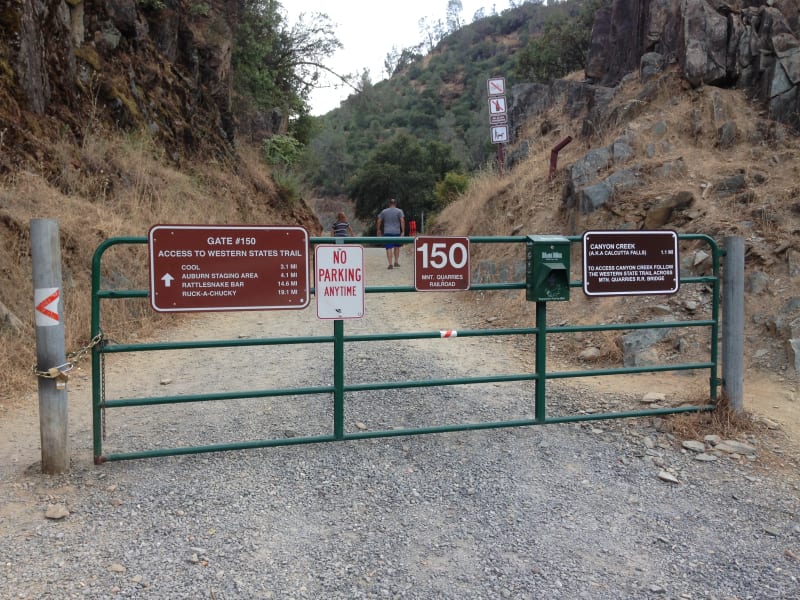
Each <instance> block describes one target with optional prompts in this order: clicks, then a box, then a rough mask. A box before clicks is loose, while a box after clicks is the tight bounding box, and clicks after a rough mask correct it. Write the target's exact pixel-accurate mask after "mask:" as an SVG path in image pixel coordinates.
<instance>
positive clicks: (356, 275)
mask: <svg viewBox="0 0 800 600" xmlns="http://www.w3.org/2000/svg"><path fill="white" fill-rule="evenodd" d="M315 256H316V260H315V261H314V265H315V267H314V279H315V282H316V287H315V293H314V295H315V297H316V299H317V317H318V318H320V319H360V318H362V317H363V316H364V247H363V246H351V245H344V244H320V245H319V246H317V249H316V255H315Z"/></svg>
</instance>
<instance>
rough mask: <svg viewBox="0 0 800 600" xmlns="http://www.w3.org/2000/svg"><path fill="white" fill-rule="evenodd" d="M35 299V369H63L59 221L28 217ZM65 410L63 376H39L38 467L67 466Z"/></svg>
mask: <svg viewBox="0 0 800 600" xmlns="http://www.w3.org/2000/svg"><path fill="white" fill-rule="evenodd" d="M31 259H32V261H33V265H32V266H33V304H34V321H35V323H36V362H37V367H36V368H37V371H49V370H50V369H61V368H63V367H64V366H65V364H66V360H67V359H66V350H65V346H66V344H65V342H64V302H63V298H62V297H61V246H60V244H59V237H58V222H57V221H55V220H53V219H33V220H31ZM68 425H69V413H68V411H67V382H66V378H62V377H41V376H40V377H39V429H40V435H41V443H42V473H47V474H50V475H53V474H57V473H64V472H66V471H67V470H68V469H69V437H68V435H67V433H68Z"/></svg>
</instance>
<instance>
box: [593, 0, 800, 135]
mask: <svg viewBox="0 0 800 600" xmlns="http://www.w3.org/2000/svg"><path fill="white" fill-rule="evenodd" d="M799 15H800V3H798V1H797V0H750V1H748V0H732V1H730V2H723V1H722V0H613V2H612V3H611V4H610V6H608V7H606V8H604V9H603V10H601V11H600V12H599V13H598V15H597V19H596V21H595V26H594V29H593V32H592V44H591V50H590V59H589V63H588V66H587V68H586V76H587V78H589V79H591V80H593V81H595V82H597V83H599V84H601V85H606V86H614V85H616V84H617V83H619V82H620V81H621V80H622V78H623V77H624V76H625V75H626V74H628V73H630V72H632V71H635V70H637V69H639V68H640V66H641V64H642V61H643V57H645V58H644V61H645V62H646V63H648V64H649V63H652V62H653V61H658V60H661V61H664V62H666V63H670V62H676V63H677V64H678V65H679V68H680V70H681V72H682V74H683V76H684V77H685V79H686V81H688V82H689V83H690V84H691V85H692V86H694V87H698V86H701V85H703V84H707V85H714V86H721V87H733V88H739V89H744V90H747V91H748V92H749V93H750V94H751V95H752V96H753V97H756V98H758V99H759V100H760V101H761V102H763V103H764V105H765V106H766V107H767V109H768V110H769V116H770V117H771V118H773V119H775V120H777V121H781V122H783V123H787V124H789V125H791V126H793V127H794V128H800V41H798V21H799V19H800V17H799Z"/></svg>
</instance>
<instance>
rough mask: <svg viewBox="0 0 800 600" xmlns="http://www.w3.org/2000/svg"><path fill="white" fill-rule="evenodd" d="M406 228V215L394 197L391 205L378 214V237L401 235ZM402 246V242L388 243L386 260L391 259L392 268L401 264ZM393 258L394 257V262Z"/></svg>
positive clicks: (390, 202)
mask: <svg viewBox="0 0 800 600" xmlns="http://www.w3.org/2000/svg"><path fill="white" fill-rule="evenodd" d="M405 230H406V219H405V215H403V211H402V210H400V209H399V208H397V200H395V199H394V198H392V199H391V200H389V206H388V207H386V208H384V209H383V210H382V211H381V213H380V214H379V215H378V227H377V231H378V237H390V236H397V237H400V236H401V235H403V232H404V231H405ZM400 246H401V244H386V260H387V261H389V268H390V269H392V268H395V267H399V266H400ZM392 258H394V263H393V262H392Z"/></svg>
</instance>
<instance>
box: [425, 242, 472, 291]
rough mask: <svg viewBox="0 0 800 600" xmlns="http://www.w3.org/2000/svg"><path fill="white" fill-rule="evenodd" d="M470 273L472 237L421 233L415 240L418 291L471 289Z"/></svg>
mask: <svg viewBox="0 0 800 600" xmlns="http://www.w3.org/2000/svg"><path fill="white" fill-rule="evenodd" d="M469 275H470V268H469V238H465V237H433V236H420V237H418V238H416V239H415V240H414V283H415V287H416V289H417V291H420V292H445V291H456V290H459V291H460V290H468V289H469V280H470V278H469Z"/></svg>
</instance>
